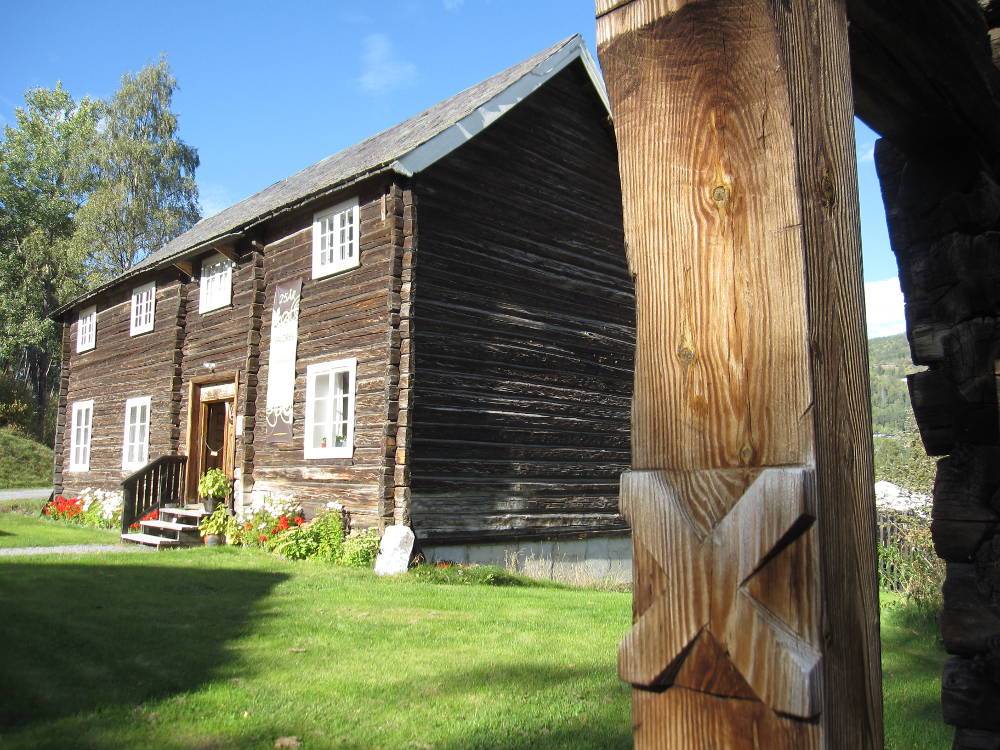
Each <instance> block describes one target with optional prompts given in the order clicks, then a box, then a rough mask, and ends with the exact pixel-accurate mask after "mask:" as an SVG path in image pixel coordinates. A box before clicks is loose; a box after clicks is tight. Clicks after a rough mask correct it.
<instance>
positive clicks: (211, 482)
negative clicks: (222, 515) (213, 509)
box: [198, 469, 232, 500]
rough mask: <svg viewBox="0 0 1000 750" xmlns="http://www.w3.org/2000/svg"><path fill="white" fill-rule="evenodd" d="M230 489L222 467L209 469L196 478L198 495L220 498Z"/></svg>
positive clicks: (230, 486)
mask: <svg viewBox="0 0 1000 750" xmlns="http://www.w3.org/2000/svg"><path fill="white" fill-rule="evenodd" d="M231 489H232V485H231V483H230V482H229V478H228V477H227V476H226V474H225V472H224V471H222V469H209V470H208V471H206V472H205V473H204V474H202V475H201V477H200V478H199V479H198V497H206V498H208V497H210V498H212V499H214V500H221V499H222V498H224V497H226V496H227V495H228V494H229V491H230V490H231Z"/></svg>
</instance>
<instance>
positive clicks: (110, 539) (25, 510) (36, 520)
mask: <svg viewBox="0 0 1000 750" xmlns="http://www.w3.org/2000/svg"><path fill="white" fill-rule="evenodd" d="M44 504H45V501H44V500H28V501H25V500H4V501H0V549H4V548H7V547H61V546H63V545H65V544H115V543H116V542H118V534H119V532H117V531H107V530H105V529H90V528H85V527H83V526H74V525H73V524H70V523H65V522H63V521H50V520H49V519H48V518H43V517H41V516H39V515H38V514H39V513H40V512H41V509H42V506H43V505H44Z"/></svg>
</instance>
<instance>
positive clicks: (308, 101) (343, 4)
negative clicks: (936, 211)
mask: <svg viewBox="0 0 1000 750" xmlns="http://www.w3.org/2000/svg"><path fill="white" fill-rule="evenodd" d="M593 9H594V4H593V2H592V0H380V2H377V3H376V2H358V1H357V0H354V1H353V2H348V1H346V0H328V1H327V2H285V3H280V2H275V0H268V1H267V2H258V1H256V0H248V1H247V2H240V3H235V2H229V1H228V0H218V1H213V0H200V2H189V1H187V0H180V1H178V2H171V3H143V2H136V1H135V0H132V1H131V2H107V1H103V0H96V1H95V2H88V3H80V2H39V3H23V2H22V3H12V4H10V5H9V6H8V7H7V8H6V10H5V14H4V15H5V18H4V21H5V27H6V28H5V33H4V44H3V45H2V46H0V125H3V124H10V123H12V122H13V120H14V108H15V107H16V106H18V105H19V104H20V103H21V102H22V101H23V95H24V91H25V90H26V89H28V88H32V87H37V86H42V87H51V86H54V85H55V83H56V81H58V80H61V81H62V82H63V85H64V86H65V87H66V88H67V89H68V90H69V91H70V92H71V93H72V94H73V95H74V96H76V97H81V96H83V95H87V94H89V95H91V96H96V97H107V96H109V95H110V94H111V93H113V92H114V91H115V89H116V88H117V87H118V85H119V79H120V76H121V75H122V73H125V72H134V71H137V70H139V69H140V68H142V67H143V66H144V65H146V64H148V63H151V62H155V61H156V60H157V59H158V56H159V55H160V53H165V54H166V55H167V59H168V60H169V61H170V65H171V67H172V68H173V71H174V75H175V76H176V77H177V79H178V82H179V85H180V90H179V91H178V92H177V94H176V95H175V99H174V111H175V112H176V113H177V114H178V116H179V120H180V136H181V137H182V138H183V139H184V140H185V141H186V142H187V143H188V144H190V145H192V146H194V147H196V148H197V149H198V153H199V155H200V157H201V166H200V168H199V169H198V175H197V176H198V184H199V187H200V190H201V201H202V207H203V210H204V213H205V214H211V213H214V212H216V211H218V210H221V209H222V208H225V207H226V206H227V205H230V204H232V203H234V202H236V201H237V200H239V199H241V198H245V197H246V196H248V195H251V194H253V193H255V192H256V191H258V190H260V189H262V188H264V187H267V186H268V185H270V184H272V183H274V182H275V181H277V180H280V179H282V178H283V177H286V176H288V175H289V174H292V173H293V172H296V171H298V170H299V169H302V168H303V167H306V166H308V165H310V164H312V163H314V162H317V161H319V160H320V159H322V158H324V157H326V156H328V155H330V154H332V153H334V152H336V151H339V150H340V149H342V148H345V147H347V146H350V145H351V144H353V143H356V142H357V141H359V140H362V139H363V138H366V137H367V136H369V135H372V134H374V133H376V132H378V131H380V130H383V129H385V128H387V127H390V126H391V125H394V124H395V123H397V122H399V121H400V120H403V119H405V118H406V117H409V116H410V115H412V114H415V113H416V112H419V111H420V110H422V109H424V108H426V107H429V106H431V105H432V104H434V103H436V102H438V101H440V100H441V99H444V98H446V97H448V96H450V95H452V94H454V93H456V92H458V91H460V90H462V89H464V88H466V87H468V86H471V85H473V84H475V83H477V82H479V81H480V80H482V79H484V78H486V77H488V76H490V75H492V74H494V73H496V72H498V71H500V70H502V69H503V68H505V67H508V66H509V65H513V64H514V63H516V62H518V61H519V60H521V59H523V58H525V57H528V56H529V55H532V54H534V53H535V52H538V51H539V50H541V49H543V48H545V47H547V46H549V45H550V44H553V43H555V42H556V41H559V40H560V39H563V38H565V37H567V36H570V35H571V34H573V33H577V32H579V33H580V34H582V35H583V38H584V39H585V40H586V42H587V44H588V46H590V48H591V51H594V49H595V40H594V11H593ZM595 56H596V53H595ZM874 141H875V135H874V134H873V133H871V131H869V130H868V129H867V128H865V127H864V126H863V125H862V126H861V127H860V129H859V133H858V167H859V175H860V177H859V187H860V196H861V213H862V240H863V246H864V251H865V260H864V262H865V281H866V282H883V283H882V284H881V285H879V284H876V285H874V286H869V292H870V293H869V294H868V299H869V308H870V314H869V331H870V333H873V334H881V335H885V334H887V333H894V332H898V331H900V330H902V324H901V320H902V310H901V306H900V305H899V304H897V303H896V302H894V301H893V300H894V295H898V285H895V287H894V284H895V282H884V280H886V279H893V278H894V277H895V276H896V267H895V261H894V259H893V257H892V254H891V252H890V251H889V249H888V248H889V243H888V239H887V236H886V232H885V218H884V213H883V210H882V206H881V198H880V195H879V189H878V182H877V179H876V178H875V175H874V164H873V162H872V159H871V149H872V145H873V144H874ZM893 289H895V291H893ZM898 302H900V303H901V296H900V297H899V300H898ZM897 308H899V309H897ZM894 317H896V318H898V322H897V323H896V325H895V326H893V325H891V324H890V325H888V326H886V325H885V323H886V322H889V323H891V319H892V318H894ZM874 318H877V320H874ZM873 323H875V324H876V325H878V326H880V327H877V328H874V329H873Z"/></svg>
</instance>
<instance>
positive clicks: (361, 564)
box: [340, 529, 379, 568]
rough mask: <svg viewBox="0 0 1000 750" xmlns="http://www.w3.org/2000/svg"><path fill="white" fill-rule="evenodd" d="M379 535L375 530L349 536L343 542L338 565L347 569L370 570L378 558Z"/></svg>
mask: <svg viewBox="0 0 1000 750" xmlns="http://www.w3.org/2000/svg"><path fill="white" fill-rule="evenodd" d="M378 543H379V534H378V530H377V529H368V530H367V531H359V532H358V533H356V534H351V535H350V536H349V537H347V539H345V540H344V552H343V554H342V555H341V558H340V564H341V565H346V566H348V567H349V568H371V567H373V566H374V565H375V558H376V557H378Z"/></svg>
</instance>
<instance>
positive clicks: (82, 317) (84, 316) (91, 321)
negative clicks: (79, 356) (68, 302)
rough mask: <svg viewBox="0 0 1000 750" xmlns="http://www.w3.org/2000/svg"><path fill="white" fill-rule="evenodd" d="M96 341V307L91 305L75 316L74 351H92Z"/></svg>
mask: <svg viewBox="0 0 1000 750" xmlns="http://www.w3.org/2000/svg"><path fill="white" fill-rule="evenodd" d="M96 341H97V306H96V305H91V306H90V307H85V308H84V309H82V310H80V314H79V315H77V316H76V350H77V351H78V352H85V351H87V350H88V349H93V348H94V344H95V343H96Z"/></svg>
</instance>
